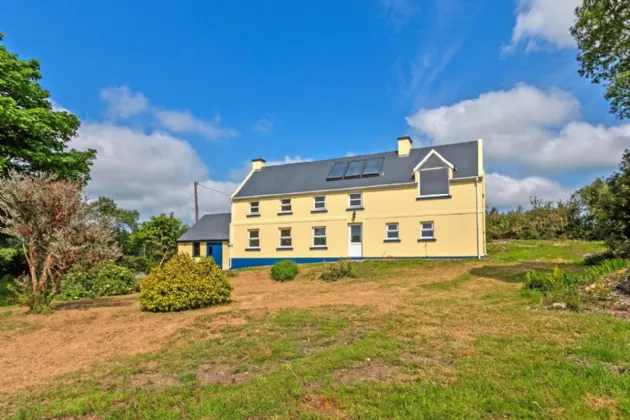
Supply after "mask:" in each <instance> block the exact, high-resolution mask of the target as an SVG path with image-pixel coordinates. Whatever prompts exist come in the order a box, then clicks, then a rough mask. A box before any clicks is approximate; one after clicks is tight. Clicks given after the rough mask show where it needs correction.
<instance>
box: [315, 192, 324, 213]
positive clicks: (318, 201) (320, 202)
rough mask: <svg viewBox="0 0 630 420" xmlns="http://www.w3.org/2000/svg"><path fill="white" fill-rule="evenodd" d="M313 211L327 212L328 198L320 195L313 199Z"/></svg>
mask: <svg viewBox="0 0 630 420" xmlns="http://www.w3.org/2000/svg"><path fill="white" fill-rule="evenodd" d="M313 210H326V196H325V195H318V196H316V197H315V198H313Z"/></svg>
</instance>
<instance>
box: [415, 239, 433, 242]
mask: <svg viewBox="0 0 630 420" xmlns="http://www.w3.org/2000/svg"><path fill="white" fill-rule="evenodd" d="M435 241H436V239H435V238H420V239H418V242H435Z"/></svg>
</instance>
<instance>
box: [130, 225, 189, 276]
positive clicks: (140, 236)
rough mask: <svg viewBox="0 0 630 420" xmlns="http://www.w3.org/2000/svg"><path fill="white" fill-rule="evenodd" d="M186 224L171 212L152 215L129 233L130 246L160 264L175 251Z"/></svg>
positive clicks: (186, 227) (186, 228)
mask: <svg viewBox="0 0 630 420" xmlns="http://www.w3.org/2000/svg"><path fill="white" fill-rule="evenodd" d="M186 230H188V226H187V225H186V224H185V223H183V222H182V221H181V220H179V219H178V218H176V217H175V216H174V215H173V213H171V214H169V215H168V216H167V215H166V214H160V215H159V216H152V217H151V218H150V219H149V220H147V221H145V222H142V223H141V224H140V226H139V227H138V229H137V230H136V231H135V232H133V233H132V234H131V238H130V243H131V246H132V247H134V248H135V249H138V250H139V254H140V255H142V256H145V257H146V258H148V259H149V260H150V261H151V262H152V263H154V264H157V265H159V266H162V264H163V263H164V261H166V260H167V259H169V258H170V257H171V256H173V255H174V254H176V253H177V239H178V238H179V237H180V236H182V235H183V234H184V233H185V232H186Z"/></svg>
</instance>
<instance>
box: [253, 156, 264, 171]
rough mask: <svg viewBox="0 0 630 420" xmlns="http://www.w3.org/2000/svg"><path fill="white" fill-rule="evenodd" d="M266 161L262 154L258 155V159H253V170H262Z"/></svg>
mask: <svg viewBox="0 0 630 420" xmlns="http://www.w3.org/2000/svg"><path fill="white" fill-rule="evenodd" d="M265 162H266V161H265V159H263V158H261V157H260V156H258V157H257V158H256V159H252V170H254V171H260V170H261V169H262V168H264V167H265Z"/></svg>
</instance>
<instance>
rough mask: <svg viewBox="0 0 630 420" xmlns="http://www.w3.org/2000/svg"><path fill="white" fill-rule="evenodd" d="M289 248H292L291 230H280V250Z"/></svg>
mask: <svg viewBox="0 0 630 420" xmlns="http://www.w3.org/2000/svg"><path fill="white" fill-rule="evenodd" d="M291 246H293V239H292V238H291V228H280V248H291Z"/></svg>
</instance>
